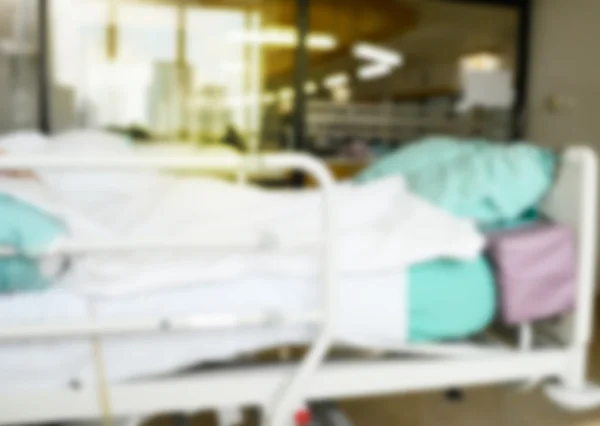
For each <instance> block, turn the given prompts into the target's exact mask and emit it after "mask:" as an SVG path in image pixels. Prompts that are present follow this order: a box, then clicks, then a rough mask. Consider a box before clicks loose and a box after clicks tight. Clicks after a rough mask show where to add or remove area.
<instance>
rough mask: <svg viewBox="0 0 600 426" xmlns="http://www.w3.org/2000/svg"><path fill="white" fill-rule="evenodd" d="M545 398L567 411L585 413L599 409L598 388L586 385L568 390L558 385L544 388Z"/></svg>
mask: <svg viewBox="0 0 600 426" xmlns="http://www.w3.org/2000/svg"><path fill="white" fill-rule="evenodd" d="M544 393H545V394H546V397H547V398H548V399H550V400H551V401H552V402H553V403H554V404H556V405H557V406H559V407H560V408H562V409H564V410H567V411H586V410H593V409H595V408H599V407H600V386H598V385H596V384H594V383H586V384H585V385H584V386H583V387H581V388H569V387H568V386H564V385H562V384H560V383H556V384H550V385H547V386H545V387H544Z"/></svg>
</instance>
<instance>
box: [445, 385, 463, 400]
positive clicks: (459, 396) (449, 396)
mask: <svg viewBox="0 0 600 426" xmlns="http://www.w3.org/2000/svg"><path fill="white" fill-rule="evenodd" d="M444 396H445V397H446V400H447V401H449V402H462V401H463V400H464V399H465V393H464V392H463V390H462V389H458V388H452V389H449V390H447V391H446V393H445V394H444Z"/></svg>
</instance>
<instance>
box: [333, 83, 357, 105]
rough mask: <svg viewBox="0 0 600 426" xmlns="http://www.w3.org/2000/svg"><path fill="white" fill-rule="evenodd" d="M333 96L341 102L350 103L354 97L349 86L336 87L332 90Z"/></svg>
mask: <svg viewBox="0 0 600 426" xmlns="http://www.w3.org/2000/svg"><path fill="white" fill-rule="evenodd" d="M331 98H332V99H333V101H334V102H337V103H340V104H345V103H348V102H349V101H350V99H351V98H352V90H350V88H349V87H348V86H338V87H334V88H333V90H332V91H331Z"/></svg>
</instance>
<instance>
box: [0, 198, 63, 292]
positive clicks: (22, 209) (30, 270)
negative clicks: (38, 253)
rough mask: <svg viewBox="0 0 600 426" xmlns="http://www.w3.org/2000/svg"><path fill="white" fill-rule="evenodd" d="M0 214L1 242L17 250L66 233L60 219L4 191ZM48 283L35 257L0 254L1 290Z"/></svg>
mask: <svg viewBox="0 0 600 426" xmlns="http://www.w3.org/2000/svg"><path fill="white" fill-rule="evenodd" d="M0 218H2V220H0V245H2V246H9V247H14V248H15V249H17V250H36V249H43V248H45V247H47V246H48V245H49V244H51V243H52V242H53V241H56V239H57V238H59V237H60V236H62V235H65V233H66V228H65V226H64V224H63V223H62V222H61V221H60V220H59V219H57V218H55V217H53V216H51V215H48V214H45V213H44V212H42V211H40V210H39V209H37V208H36V207H34V206H32V205H30V204H28V203H25V202H23V201H20V200H18V199H15V198H13V197H11V196H8V195H5V194H0ZM50 283H51V277H45V276H44V275H43V274H42V271H41V268H40V266H39V263H38V262H37V261H36V260H32V259H28V258H25V257H23V256H21V257H18V256H17V257H12V258H0V293H15V292H22V291H32V290H41V289H45V288H47V287H48V286H49V285H50Z"/></svg>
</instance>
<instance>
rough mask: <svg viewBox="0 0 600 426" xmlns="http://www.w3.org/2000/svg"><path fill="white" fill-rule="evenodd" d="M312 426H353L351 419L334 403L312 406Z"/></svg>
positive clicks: (321, 403)
mask: <svg viewBox="0 0 600 426" xmlns="http://www.w3.org/2000/svg"><path fill="white" fill-rule="evenodd" d="M310 411H311V413H312V417H313V422H312V423H311V426H353V425H352V423H351V422H350V419H349V418H348V417H347V416H346V415H345V414H344V413H343V411H342V410H341V409H340V408H339V407H338V406H337V404H335V403H333V402H320V403H316V404H311V406H310Z"/></svg>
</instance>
